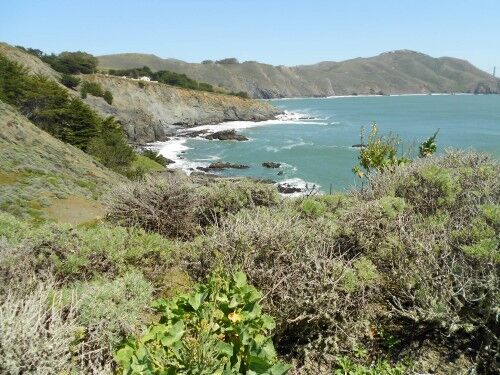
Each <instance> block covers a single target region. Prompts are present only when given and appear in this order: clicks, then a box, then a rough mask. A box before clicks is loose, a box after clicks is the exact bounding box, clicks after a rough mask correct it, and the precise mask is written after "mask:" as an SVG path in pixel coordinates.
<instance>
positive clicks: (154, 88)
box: [82, 74, 281, 143]
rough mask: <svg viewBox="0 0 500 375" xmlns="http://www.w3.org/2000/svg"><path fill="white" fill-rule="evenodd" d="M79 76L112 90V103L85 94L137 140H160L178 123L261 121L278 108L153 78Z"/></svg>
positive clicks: (191, 125) (100, 110) (171, 131)
mask: <svg viewBox="0 0 500 375" xmlns="http://www.w3.org/2000/svg"><path fill="white" fill-rule="evenodd" d="M82 79H84V80H86V81H91V82H97V83H99V84H100V85H101V86H102V87H103V89H105V90H109V91H110V92H112V93H113V103H112V104H108V103H106V101H104V100H103V99H102V98H99V97H95V96H90V95H89V96H87V98H86V99H85V101H86V102H87V103H88V104H89V105H91V106H92V107H93V108H94V109H96V110H97V111H98V112H99V113H100V114H102V115H103V116H114V117H115V118H116V119H117V120H118V121H119V122H120V123H121V124H122V126H123V128H124V130H125V132H126V133H127V135H128V138H129V139H130V140H131V141H133V142H136V143H146V142H154V141H163V140H165V139H167V138H168V136H169V135H172V134H173V133H175V130H176V129H178V128H179V127H193V126H197V125H206V124H219V123H221V122H224V121H264V120H269V119H273V118H275V116H277V115H278V114H280V113H281V111H280V110H279V109H277V108H275V107H273V106H272V105H271V104H269V103H267V102H263V101H257V100H253V99H245V98H240V97H238V96H234V95H226V94H220V93H212V92H206V91H197V90H190V89H184V88H179V87H173V86H169V85H165V84H161V83H156V82H138V81H135V80H131V79H128V78H122V77H114V76H106V75H103V74H93V75H85V76H82Z"/></svg>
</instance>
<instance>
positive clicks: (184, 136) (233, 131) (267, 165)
mask: <svg viewBox="0 0 500 375" xmlns="http://www.w3.org/2000/svg"><path fill="white" fill-rule="evenodd" d="M304 119H308V120H312V119H314V118H311V117H310V116H306V115H303V114H299V113H288V112H285V113H282V114H279V115H277V116H276V118H275V119H274V120H269V121H268V122H248V123H243V122H225V123H221V124H218V125H215V126H214V125H202V126H197V127H193V128H189V129H185V128H180V129H178V130H177V132H176V133H175V134H174V136H172V137H170V138H169V139H168V140H167V142H155V143H149V144H143V145H141V147H143V148H149V149H154V150H157V151H158V152H160V153H161V155H162V156H163V157H165V158H166V159H167V160H169V162H170V163H169V164H168V166H167V168H168V169H169V170H174V169H179V170H183V171H184V172H185V173H187V174H189V175H193V176H199V177H206V178H231V179H234V178H235V177H234V176H233V177H225V176H222V175H220V172H222V171H223V170H226V169H235V170H243V169H249V168H254V166H249V165H244V164H241V163H236V162H234V161H232V160H213V161H211V162H210V163H206V162H204V163H202V162H196V161H190V160H188V159H186V158H185V157H184V156H183V154H184V153H185V152H186V151H187V150H188V149H189V148H188V147H187V146H185V145H184V143H185V142H186V141H187V140H188V139H192V138H198V139H206V140H209V141H214V142H217V141H224V142H246V141H250V140H249V139H248V138H247V137H246V136H244V135H242V134H240V133H239V132H238V131H237V129H244V128H248V127H254V126H264V125H266V124H267V123H273V124H274V123H279V122H280V121H282V122H290V121H302V120H304ZM286 166H287V164H286V163H282V162H280V161H273V160H268V161H265V162H263V163H261V165H260V167H261V168H263V169H269V170H276V176H277V179H278V180H280V181H275V180H274V179H272V177H271V179H265V181H266V182H267V183H272V184H274V185H275V186H276V188H277V189H278V191H279V192H280V193H281V194H283V195H287V196H297V195H302V194H303V193H305V192H306V191H307V186H306V185H307V184H306V183H305V182H304V181H301V180H299V179H293V178H292V179H288V180H287V179H285V180H283V181H281V180H282V179H283V176H285V173H284V168H286ZM278 176H282V177H281V178H279V177H278ZM236 178H237V177H236ZM240 178H249V177H243V176H242V177H240ZM250 178H251V177H250ZM252 179H255V178H252ZM257 179H258V178H257ZM258 180H260V179H258ZM296 180H297V181H296Z"/></svg>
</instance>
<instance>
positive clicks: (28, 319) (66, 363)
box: [0, 283, 78, 375]
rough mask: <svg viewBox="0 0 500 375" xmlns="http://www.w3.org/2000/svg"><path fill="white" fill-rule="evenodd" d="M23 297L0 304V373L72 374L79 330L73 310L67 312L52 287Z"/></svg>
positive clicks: (38, 289)
mask: <svg viewBox="0 0 500 375" xmlns="http://www.w3.org/2000/svg"><path fill="white" fill-rule="evenodd" d="M21 295H22V294H21ZM21 295H20V296H17V295H12V294H8V295H6V296H5V298H3V299H1V300H0V301H1V302H0V353H2V357H1V359H0V373H2V374H35V373H36V374H41V375H51V374H58V373H64V372H69V371H70V370H71V357H72V350H71V349H72V344H73V343H74V342H75V338H76V336H75V334H76V331H77V328H78V323H77V321H76V314H75V309H74V306H73V305H70V306H69V307H68V308H67V309H64V308H63V307H62V306H63V304H62V303H61V297H60V295H59V294H58V293H56V294H53V287H52V285H51V284H50V283H48V284H45V285H39V286H38V288H37V289H36V290H35V291H34V292H32V293H28V294H24V295H22V297H21Z"/></svg>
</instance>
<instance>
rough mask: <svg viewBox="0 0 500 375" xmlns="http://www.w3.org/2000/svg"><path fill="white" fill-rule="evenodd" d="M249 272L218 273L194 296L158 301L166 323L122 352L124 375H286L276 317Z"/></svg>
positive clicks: (119, 356) (152, 328)
mask: <svg viewBox="0 0 500 375" xmlns="http://www.w3.org/2000/svg"><path fill="white" fill-rule="evenodd" d="M261 297H262V295H261V294H260V293H259V292H258V291H257V290H256V289H255V288H253V287H252V286H250V285H248V284H247V282H246V277H245V275H244V274H243V273H241V272H240V273H235V274H234V275H233V276H232V277H231V278H228V279H227V278H223V277H221V276H218V275H213V276H212V277H211V278H210V279H209V280H208V282H207V283H206V284H204V285H200V286H199V287H198V288H197V289H196V290H195V291H194V292H192V293H190V294H186V295H180V296H178V297H176V298H174V299H172V300H159V301H157V302H156V303H155V305H154V306H155V307H156V309H157V311H158V312H159V313H160V314H161V318H160V322H159V323H157V324H152V325H150V326H149V327H148V329H147V331H146V333H145V334H144V335H143V336H141V337H139V338H135V339H134V338H132V339H130V340H129V341H127V342H126V343H125V344H124V346H123V347H122V348H121V349H120V350H119V351H118V352H117V353H116V358H117V361H118V363H119V364H120V367H121V370H122V371H123V373H124V374H140V373H143V372H144V371H146V372H148V373H151V374H160V373H172V374H174V373H179V372H183V373H184V372H185V373H196V374H206V375H211V374H218V373H220V374H222V373H223V372H224V373H228V374H229V373H231V374H249V373H252V374H275V375H281V374H285V373H286V372H287V371H288V369H289V366H288V365H286V364H284V363H281V362H279V361H278V360H277V358H276V354H275V351H274V348H273V343H272V341H271V339H270V337H268V335H269V333H270V332H271V330H272V329H273V328H274V321H273V319H272V318H271V317H270V316H268V315H265V314H262V313H261V308H260V306H259V299H260V298H261Z"/></svg>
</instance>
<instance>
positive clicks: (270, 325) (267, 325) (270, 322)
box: [262, 315, 276, 330]
mask: <svg viewBox="0 0 500 375" xmlns="http://www.w3.org/2000/svg"><path fill="white" fill-rule="evenodd" d="M275 327H276V323H275V322H274V319H273V318H272V317H271V316H269V315H262V328H264V329H268V330H272V329H274V328H275Z"/></svg>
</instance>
